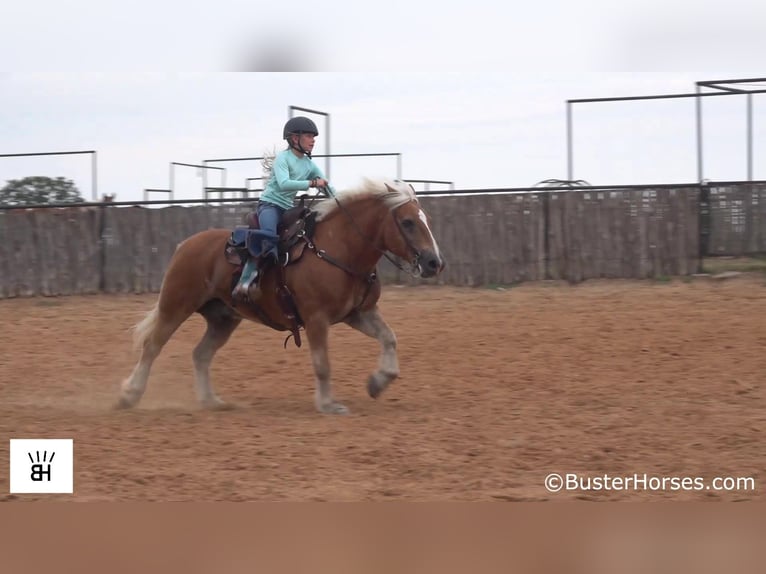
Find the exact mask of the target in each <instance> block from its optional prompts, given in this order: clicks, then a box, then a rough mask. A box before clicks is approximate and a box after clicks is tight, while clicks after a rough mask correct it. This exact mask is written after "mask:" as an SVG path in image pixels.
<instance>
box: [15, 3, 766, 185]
mask: <svg viewBox="0 0 766 574" xmlns="http://www.w3.org/2000/svg"><path fill="white" fill-rule="evenodd" d="M450 6H452V7H450ZM514 6H516V5H515V4H514V3H498V2H489V1H485V0H474V1H473V2H471V3H470V4H465V3H462V4H461V3H455V4H450V3H443V2H440V3H434V2H430V1H424V2H422V3H412V2H408V3H405V2H401V1H400V0H392V1H390V2H387V3H385V4H380V3H378V4H371V5H370V7H368V8H365V10H366V11H361V7H362V5H361V4H359V3H349V2H341V1H338V0H325V1H324V2H322V3H321V4H317V3H312V4H302V3H295V4H292V5H291V7H292V8H291V10H292V11H293V14H284V13H282V12H284V7H283V6H282V5H280V6H274V5H273V4H272V5H271V6H270V7H264V6H260V5H259V4H258V3H254V2H252V1H250V2H245V1H236V0H234V1H231V0H224V1H222V2H218V3H211V2H194V1H186V2H179V1H176V0H169V1H166V2H154V3H151V4H150V3H148V2H145V1H144V0H138V1H137V2H135V3H134V4H131V5H130V6H123V7H122V8H121V9H120V10H115V9H113V8H111V4H109V3H103V2H102V3H96V2H91V1H83V0H79V1H78V0H74V1H73V2H70V3H65V4H64V3H53V2H48V1H43V2H37V3H20V2H19V3H4V5H3V7H2V8H0V20H2V21H3V22H4V23H5V24H6V29H5V30H4V36H3V37H2V38H0V58H3V59H4V61H3V64H4V66H3V69H6V70H9V71H7V72H3V73H1V74H0V143H1V144H2V145H0V153H2V154H10V153H31V152H48V151H64V150H96V151H97V152H98V154H97V168H98V180H97V181H98V192H99V194H101V193H116V194H117V199H118V200H133V199H140V198H141V197H142V195H143V189H144V188H167V187H169V185H170V162H183V163H193V164H197V163H200V162H201V161H202V160H204V159H214V158H225V157H248V156H260V155H263V153H264V152H267V151H269V150H274V149H281V148H282V147H283V142H282V140H281V131H282V125H283V124H284V122H285V121H286V119H287V117H288V106H290V105H293V106H301V107H306V108H311V109H315V110H319V111H323V112H326V113H328V114H330V128H331V129H330V134H329V140H328V138H327V124H326V123H325V121H324V119H323V118H322V117H321V116H312V118H313V119H315V121H317V124H318V125H319V129H320V132H321V133H320V137H319V140H318V145H317V148H316V149H315V153H317V154H322V153H326V152H327V149H328V145H329V147H330V151H331V152H332V153H401V154H402V164H401V167H402V176H403V177H404V178H405V179H434V180H448V181H453V182H454V183H455V186H456V187H458V188H484V187H508V186H511V187H522V186H528V185H533V184H535V183H537V182H539V181H540V180H544V179H548V178H561V179H563V178H565V177H566V176H567V173H566V170H567V163H566V139H565V135H566V131H565V129H566V115H565V112H566V106H565V102H566V100H567V99H573V98H589V97H610V96H633V95H648V94H669V93H681V92H693V91H694V89H695V82H696V81H698V80H716V79H727V78H746V77H764V76H766V70H763V71H762V72H758V71H757V67H756V66H754V65H753V64H754V62H753V59H754V56H755V55H757V54H758V53H761V52H762V48H763V46H761V45H760V44H759V42H761V40H760V36H761V33H760V31H758V30H757V23H758V22H761V21H763V18H762V16H763V12H764V10H763V9H762V8H760V7H757V6H754V5H752V3H751V2H738V1H737V0H734V1H728V2H726V3H716V2H710V3H704V2H698V3H695V4H691V3H687V2H685V1H682V2H676V3H672V2H671V3H669V4H668V3H666V2H665V3H662V4H661V3H659V2H655V1H654V0H648V1H645V2H642V3H640V4H639V3H637V2H624V3H623V4H622V5H621V8H620V10H619V11H614V7H613V6H612V5H611V4H610V5H609V6H612V9H611V11H610V10H609V9H608V8H609V6H607V5H604V4H603V3H601V2H587V1H586V2H584V3H576V4H575V3H571V2H570V3H566V2H546V1H541V2H536V3H534V4H532V5H530V6H526V5H525V6H524V11H523V13H522V12H520V8H519V7H518V6H516V7H514ZM437 8H438V10H437ZM309 13H310V14H311V16H308V14H309ZM168 69H176V70H179V69H181V70H183V69H191V70H199V71H193V72H167V71H164V70H168ZM673 69H682V70H683V69H686V70H696V71H692V72H674V71H670V70H673ZM29 70H37V71H35V72H30V71H29ZM241 70H258V71H251V72H247V73H246V72H242V71H241ZM262 70H296V72H294V73H267V72H264V71H262ZM313 70H317V71H316V72H313ZM318 70H327V71H321V72H319V71H318ZM365 70H366V71H365ZM416 70H420V71H416ZM595 70H599V71H595ZM621 70H659V71H652V72H645V71H634V72H626V71H621ZM750 87H758V86H750ZM760 87H764V86H760ZM753 102H754V142H755V152H756V153H755V174H754V175H755V177H756V178H766V162H764V161H763V160H761V159H760V158H759V155H760V156H763V154H762V153H760V151H761V150H763V149H764V146H766V109H764V107H765V106H766V94H763V95H757V96H754V97H753ZM704 111H705V115H704V121H705V132H704V135H705V139H704V143H705V172H704V176H705V177H706V178H708V179H719V180H720V179H744V178H745V177H746V175H747V172H746V154H745V151H746V148H745V142H746V98H745V97H744V96H732V97H720V98H707V99H706V100H705V102H704ZM694 122H695V110H694V102H693V100H691V99H686V100H663V101H641V102H617V103H599V104H581V105H576V106H575V107H574V177H575V178H579V179H585V180H587V181H589V182H590V183H593V184H624V183H660V182H689V181H695V180H696V177H697V158H696V147H695V131H694V125H695V124H694ZM317 161H318V163H319V164H320V166H322V167H323V168H324V167H329V170H330V179H331V181H332V182H333V183H334V184H335V185H336V186H337V187H341V188H343V187H349V186H351V185H353V184H354V183H356V182H357V181H358V180H359V178H360V177H362V176H365V175H371V176H377V175H382V176H394V175H396V169H397V164H396V161H395V159H392V158H390V157H381V158H376V159H370V160H364V159H333V160H332V162H331V163H330V164H329V166H328V164H326V163H325V161H324V160H322V159H318V160H317ZM211 165H218V166H221V167H226V174H225V177H226V181H225V183H226V185H228V186H243V185H245V180H246V178H248V177H258V176H260V175H261V171H260V166H259V165H258V164H257V163H255V162H249V163H237V164H234V163H227V164H211ZM173 174H174V182H173V183H174V188H175V193H176V197H177V198H193V197H200V196H201V188H202V178H201V177H200V176H199V171H198V170H195V169H192V168H182V167H179V168H175V169H174V170H173ZM27 175H48V176H51V177H56V176H63V177H67V178H71V179H74V180H75V182H76V183H77V185H78V187H79V188H80V189H81V191H82V192H83V194H84V195H85V196H86V197H87V198H90V196H91V193H92V189H91V171H90V160H89V158H87V157H86V156H66V157H62V158H54V157H45V158H0V183H4V182H5V181H6V180H8V179H14V178H20V177H24V176H27ZM221 181H222V180H221V174H220V173H215V174H211V175H210V177H209V179H208V184H209V185H218V184H219V183H221ZM434 187H436V186H434ZM160 197H161V196H159V195H155V196H153V198H155V199H159V198H160Z"/></svg>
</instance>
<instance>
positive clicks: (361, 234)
mask: <svg viewBox="0 0 766 574" xmlns="http://www.w3.org/2000/svg"><path fill="white" fill-rule="evenodd" d="M321 189H322V191H323V192H324V193H325V195H327V196H328V197H332V198H333V200H335V204H336V205H337V206H338V207H339V208H340V210H341V211H342V212H343V214H344V215H345V216H346V217H347V218H348V220H349V221H350V222H351V226H352V227H353V228H354V231H356V233H357V234H358V235H359V237H361V238H362V239H364V240H365V241H366V242H367V243H368V244H369V245H370V246H371V247H372V248H373V249H374V250H375V251H377V252H378V253H380V254H381V255H382V256H383V257H385V258H386V259H388V260H389V261H390V262H391V263H392V264H393V265H394V266H395V267H396V268H397V269H399V270H400V271H404V272H405V273H407V274H409V275H413V276H414V273H413V272H412V271H411V270H410V269H406V268H405V267H404V266H403V265H402V264H401V263H399V262H398V261H397V260H396V259H394V258H392V257H391V256H390V255H389V254H388V252H387V251H385V250H384V249H381V248H380V247H378V246H377V245H375V242H374V240H372V239H370V238H369V237H367V235H365V233H364V232H363V231H362V230H361V229H360V228H359V225H358V224H357V223H356V220H355V219H354V217H353V216H352V215H351V213H350V212H349V211H348V209H346V206H344V205H343V204H342V203H341V202H340V201H338V198H337V197H336V196H334V195H332V196H331V195H330V194H329V193H328V192H327V188H324V187H323V188H321ZM410 201H411V200H410ZM408 203H409V202H408ZM402 205H404V204H402ZM399 207H401V205H400V206H399ZM399 207H397V208H396V209H394V210H392V211H391V217H393V219H394V222H395V223H396V227H397V229H398V230H399V233H400V235H401V236H402V238H403V239H404V242H405V243H406V244H407V247H408V248H409V250H410V251H412V253H413V254H414V255H415V258H414V259H413V261H414V262H415V263H416V264H417V262H418V260H419V259H420V251H418V250H417V249H416V248H415V246H414V245H412V242H411V241H410V240H409V238H408V237H407V235H406V234H405V233H404V230H403V229H402V226H401V224H400V223H399V220H398V219H396V217H395V216H394V213H395V212H396V210H397V209H399ZM317 255H318V256H319V253H317ZM320 257H322V258H324V259H328V256H327V254H326V253H325V254H324V255H322V256H320ZM328 261H329V259H328ZM330 262H331V263H332V261H330ZM333 264H334V265H337V266H338V267H340V268H341V269H344V271H347V272H349V273H351V274H352V275H353V274H354V273H353V272H351V271H350V270H348V268H346V267H345V266H343V267H341V266H340V265H338V264H337V263H333Z"/></svg>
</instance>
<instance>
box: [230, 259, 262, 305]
mask: <svg viewBox="0 0 766 574" xmlns="http://www.w3.org/2000/svg"><path fill="white" fill-rule="evenodd" d="M258 275H259V273H258V262H257V261H256V260H255V259H254V258H253V257H249V258H248V259H247V262H246V263H245V266H244V268H243V269H242V275H241V276H240V278H239V282H237V285H236V286H235V287H234V290H233V291H232V292H231V297H232V299H234V300H235V301H247V300H250V301H254V300H255V299H257V298H258V297H260V295H261V293H260V288H258Z"/></svg>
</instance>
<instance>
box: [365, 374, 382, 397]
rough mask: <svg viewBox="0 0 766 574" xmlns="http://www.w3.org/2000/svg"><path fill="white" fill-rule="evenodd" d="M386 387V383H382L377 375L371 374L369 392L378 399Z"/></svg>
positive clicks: (368, 384)
mask: <svg viewBox="0 0 766 574" xmlns="http://www.w3.org/2000/svg"><path fill="white" fill-rule="evenodd" d="M385 389H386V387H385V385H382V384H380V383H379V382H378V380H377V379H376V378H375V375H370V376H369V378H368V379H367V394H369V395H370V396H371V397H372V398H373V399H377V398H378V397H379V396H380V394H381V393H382V392H383V391H384V390H385Z"/></svg>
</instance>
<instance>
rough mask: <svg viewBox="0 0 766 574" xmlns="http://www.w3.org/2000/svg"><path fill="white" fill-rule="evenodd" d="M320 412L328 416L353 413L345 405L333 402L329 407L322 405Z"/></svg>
mask: <svg viewBox="0 0 766 574" xmlns="http://www.w3.org/2000/svg"><path fill="white" fill-rule="evenodd" d="M319 412H320V413H324V414H326V415H347V414H349V413H350V412H351V411H350V410H348V407H347V406H346V405H344V404H343V403H339V402H337V401H333V402H331V403H330V404H327V405H320V406H319Z"/></svg>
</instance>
